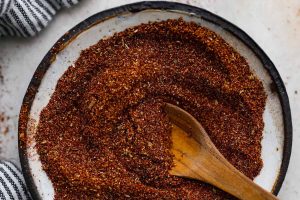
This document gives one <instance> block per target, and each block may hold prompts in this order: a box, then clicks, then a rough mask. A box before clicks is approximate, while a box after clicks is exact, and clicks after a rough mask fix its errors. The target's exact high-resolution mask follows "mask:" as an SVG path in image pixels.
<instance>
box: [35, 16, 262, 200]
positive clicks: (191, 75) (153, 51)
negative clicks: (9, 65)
mask: <svg viewBox="0 0 300 200" xmlns="http://www.w3.org/2000/svg"><path fill="white" fill-rule="evenodd" d="M265 101H266V94H265V92H264V89H263V85H262V83H261V82H260V81H259V80H258V79H257V78H256V76H255V75H253V74H252V72H251V71H250V69H249V66H248V64H247V62H246V60H245V58H243V57H242V56H241V55H239V54H238V53H237V52H236V51H235V50H234V49H233V48H232V47H231V46H229V45H228V44H227V43H226V42H225V41H224V40H223V39H222V38H221V37H220V36H218V35H217V34H216V33H214V32H212V31H210V30H208V29H207V28H204V27H201V26H199V25H197V24H195V23H190V22H189V23H187V22H185V21H183V20H182V19H178V20H167V21H163V22H154V23H148V24H142V25H139V26H136V27H133V28H130V29H126V30H125V31H123V32H120V33H116V34H115V35H113V36H112V37H110V38H108V39H104V40H100V41H99V42H98V43H97V44H95V45H93V46H91V47H89V48H88V49H86V50H84V51H82V53H81V55H80V57H79V58H78V60H77V61H76V63H75V64H74V66H71V67H69V69H68V70H67V71H66V72H65V74H64V75H63V76H62V77H61V79H60V80H59V82H58V84H57V87H56V90H55V92H54V94H53V96H52V97H51V100H50V102H49V104H48V105H47V106H46V107H45V108H44V109H43V111H42V113H41V117H40V122H39V126H38V132H37V136H36V140H37V148H38V153H39V155H40V158H41V161H42V164H43V168H44V170H45V171H46V173H47V174H48V176H49V177H50V179H51V181H52V183H53V185H54V188H55V199H205V200H210V199H211V200H212V199H214V200H215V199H233V197H231V196H230V195H228V194H226V193H224V192H222V191H220V190H218V189H217V188H214V187H212V186H210V185H207V184H205V183H202V182H199V181H194V180H188V179H184V178H179V177H175V176H171V175H169V173H168V170H169V169H170V168H171V167H172V165H173V163H172V158H173V157H172V155H171V153H170V148H171V145H172V143H171V139H170V131H171V124H170V121H169V120H168V118H167V116H166V114H165V113H164V112H163V110H162V107H163V105H164V103H165V102H170V103H173V104H177V105H179V106H180V107H182V108H183V109H185V110H186V111H188V112H189V113H191V114H192V115H193V116H195V117H196V118H197V119H198V120H199V121H200V122H201V123H202V125H203V126H204V128H205V129H206V130H207V132H208V134H209V135H210V137H211V139H212V141H213V142H214V143H215V145H216V146H217V148H218V149H219V150H220V152H221V153H222V154H223V155H224V156H225V157H226V158H227V159H228V160H229V161H230V162H231V163H232V164H233V165H234V166H235V167H236V168H238V169H239V170H240V171H241V172H243V173H244V174H245V175H247V176H248V177H250V178H254V177H255V176H256V175H258V173H259V172H260V170H261V168H262V160H261V158H260V154H261V138H262V131H263V118H262V115H263V111H264V106H265Z"/></svg>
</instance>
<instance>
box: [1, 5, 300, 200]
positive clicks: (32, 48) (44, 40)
mask: <svg viewBox="0 0 300 200" xmlns="http://www.w3.org/2000/svg"><path fill="white" fill-rule="evenodd" d="M132 2H135V1H134V0H127V1H126V0H118V1H113V0H112V1H101V0H86V1H82V2H81V3H80V5H78V6H76V7H74V8H73V9H70V10H64V11H62V12H60V13H59V14H58V15H57V17H56V18H55V20H54V21H53V22H52V23H51V24H50V26H49V27H48V28H47V29H46V30H44V31H43V32H42V33H41V34H39V35H38V36H37V37H35V38H30V39H16V38H5V39H3V38H2V39H0V65H1V66H2V68H3V69H2V73H3V75H4V82H3V83H1V82H0V112H2V111H4V112H5V113H6V115H7V116H9V117H10V119H9V120H6V121H5V122H3V123H1V122H0V123H1V124H0V142H1V143H0V147H1V154H0V157H4V158H6V159H14V160H15V161H16V162H18V153H17V120H18V112H19V109H20V106H21V102H22V99H23V96H24V94H25V91H26V88H27V86H28V84H29V81H30V79H31V76H32V74H33V72H34V70H35V69H36V67H37V65H38V64H39V62H40V61H41V59H42V58H43V56H44V55H45V54H46V52H47V51H48V50H49V49H50V47H51V46H52V45H53V44H54V42H55V41H56V40H57V39H58V38H59V37H60V36H61V35H62V34H63V33H65V32H66V31H67V30H69V29H70V28H72V27H73V26H74V25H76V24H77V23H79V22H80V21H82V20H83V19H85V18H87V17H89V16H90V15H92V14H94V13H97V12H99V11H102V10H105V9H107V8H111V7H115V6H118V5H122V4H126V3H132ZM177 2H183V3H188V4H192V5H195V6H198V7H202V8H205V9H207V10H209V11H211V12H213V13H216V14H218V15H220V16H222V17H224V18H225V19H227V20H229V21H231V22H233V23H234V24H236V25H238V26H239V27H240V28H242V29H243V30H244V31H246V32H247V33H248V34H249V35H250V36H251V37H252V38H253V39H254V40H255V41H256V42H257V43H258V44H259V45H260V46H261V47H262V48H263V49H264V50H265V52H266V53H267V54H268V55H269V57H270V58H271V60H272V61H273V62H274V64H275V65H276V67H277V69H278V71H279V72H280V74H281V77H282V78H283V80H284V82H285V84H286V87H287V91H288V94H289V97H290V103H291V110H292V117H293V119H294V120H293V125H294V140H293V145H294V148H293V152H292V157H291V162H290V167H289V170H288V174H287V177H286V180H285V182H284V184H283V187H282V189H281V191H280V193H279V198H280V199H283V200H297V199H300V194H299V192H300V189H298V188H299V186H298V183H300V172H299V170H298V169H299V168H300V160H299V155H300V149H297V147H298V146H300V136H299V134H298V133H299V131H300V123H299V122H298V123H297V121H296V120H295V119H299V118H300V104H299V103H298V104H297V102H299V101H300V94H297V92H300V79H299V78H298V77H299V76H300V1H299V0H285V1H282V0H252V1H250V0H178V1H177ZM297 78H298V79H297ZM296 91H297V92H296ZM5 127H9V132H8V133H7V134H5V135H4V134H1V131H3V128H5Z"/></svg>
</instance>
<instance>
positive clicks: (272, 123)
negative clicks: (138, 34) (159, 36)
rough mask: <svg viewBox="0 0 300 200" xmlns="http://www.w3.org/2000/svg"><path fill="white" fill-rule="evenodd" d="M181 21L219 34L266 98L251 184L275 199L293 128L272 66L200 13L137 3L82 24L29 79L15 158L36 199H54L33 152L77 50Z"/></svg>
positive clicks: (243, 38)
mask: <svg viewBox="0 0 300 200" xmlns="http://www.w3.org/2000/svg"><path fill="white" fill-rule="evenodd" d="M179 17H182V18H183V19H184V20H185V21H194V22H196V23H198V24H200V25H201V26H204V27H207V28H208V29H210V30H212V31H214V32H216V33H217V34H219V35H220V36H221V37H222V38H223V39H224V40H225V41H226V42H227V43H229V44H230V45H231V46H233V47H234V48H235V49H236V50H237V51H238V52H239V53H240V54H241V55H242V56H244V57H245V58H246V60H247V61H248V63H249V66H250V69H251V71H252V72H253V73H254V74H256V76H257V77H258V78H259V79H260V81H261V82H262V83H263V86H264V89H265V91H266V94H267V102H266V108H265V111H264V114H263V119H264V123H265V127H264V131H263V140H262V160H263V163H264V166H263V168H262V170H261V172H260V174H259V175H258V176H257V177H256V178H255V179H254V182H256V183H257V184H259V185H260V186H262V187H263V188H265V189H266V190H268V191H271V192H273V193H274V194H277V193H278V192H279V190H280V187H281V185H282V182H283V180H284V177H285V175H286V171H287V168H288V164H289V159H290V154H291V145H292V122H291V112H290V106H289V100H288V96H287V92H286V90H285V87H284V84H283V82H282V80H281V78H280V75H279V73H278V71H277V70H276V68H275V66H274V64H273V63H272V61H271V60H270V59H269V58H268V56H267V55H266V54H265V53H264V52H263V50H262V49H261V48H260V47H259V46H258V45H257V44H256V43H255V42H254V41H253V40H252V39H251V38H250V37H249V36H248V35H247V34H246V33H245V32H244V31H242V30H241V29H239V28H238V27H236V26H235V25H233V24H232V23H230V22H228V21H226V20H225V19H223V18H221V17H219V16H217V15H215V14H213V13H210V12H209V11H206V10H204V9H201V8H197V7H193V6H189V5H185V4H180V3H174V2H140V3H134V4H129V5H124V6H121V7H117V8H113V9H110V10H106V11H103V12H100V13H97V14H95V15H93V16H91V17H89V18H88V19H85V20H84V21H82V22H81V23H79V24H78V25H77V26H75V27H74V28H72V29H71V30H70V31H68V32H67V33H66V34H65V35H63V36H62V37H61V38H60V39H59V40H58V41H57V42H56V43H55V44H54V45H53V47H52V48H51V50H50V51H49V52H48V53H47V54H46V56H45V57H44V59H43V60H42V62H41V63H40V65H39V66H38V67H37V70H36V71H35V73H34V76H33V77H32V80H31V82H30V84H29V87H28V90H27V92H26V95H25V97H24V100H23V104H22V108H21V112H20V118H19V153H20V160H21V165H22V170H23V173H24V177H25V180H26V183H27V185H28V188H29V191H30V193H31V194H32V197H33V198H34V199H53V198H54V188H53V186H52V183H51V181H50V179H49V178H48V176H47V174H46V173H45V171H44V170H43V169H42V164H41V161H40V160H39V155H38V153H37V150H36V148H35V133H36V129H37V125H38V122H39V115H40V112H41V111H42V109H43V108H44V107H45V106H46V105H47V103H48V101H49V99H50V98H51V95H52V93H53V92H54V90H55V86H56V84H57V81H58V79H59V78H60V77H61V76H62V74H63V73H64V72H65V71H66V70H67V68H68V67H69V66H70V65H71V64H72V63H74V62H75V61H76V59H77V58H78V57H79V54H80V52H81V50H83V49H86V48H88V47H89V46H91V45H93V44H95V43H97V42H98V41H99V40H100V39H102V38H106V37H109V36H112V35H113V34H114V33H116V32H120V31H123V30H124V29H126V28H128V27H132V26H136V25H139V24H141V23H147V22H149V21H162V20H167V19H177V18H179Z"/></svg>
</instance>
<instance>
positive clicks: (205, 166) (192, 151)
mask: <svg viewBox="0 0 300 200" xmlns="http://www.w3.org/2000/svg"><path fill="white" fill-rule="evenodd" d="M165 111H166V113H167V115H168V117H169V118H170V120H171V122H172V123H173V124H175V126H173V130H172V141H173V147H172V153H173V154H174V155H175V157H174V167H173V168H172V169H171V171H170V174H172V175H175V176H180V177H186V178H191V179H197V180H200V181H203V182H206V183H209V184H211V185H214V186H216V187H218V188H220V189H222V190H224V191H226V192H228V193H229V194H231V195H233V196H235V197H237V198H239V199H242V200H271V199H273V200H274V199H277V198H276V197H275V196H274V195H273V194H271V193H269V192H267V191H266V190H264V189H263V188H261V187H260V186H258V185H256V184H255V183H253V182H252V181H251V180H250V179H249V178H248V177H246V176H245V175H244V174H242V173H241V172H239V171H238V170H237V169H236V168H235V167H234V166H232V165H231V164H230V163H229V162H228V161H227V160H226V159H225V158H224V156H223V155H222V154H221V153H220V152H219V151H218V149H217V148H216V147H215V145H214V144H213V143H212V141H211V140H210V138H209V136H208V135H207V133H206V131H205V130H204V128H203V127H202V125H201V124H200V123H199V122H198V121H197V120H196V119H195V118H194V117H193V116H192V115H190V114H189V113H187V112H186V111H184V110H182V109H181V108H179V107H177V106H175V105H172V104H168V103H167V104H166V106H165ZM183 130H184V131H183Z"/></svg>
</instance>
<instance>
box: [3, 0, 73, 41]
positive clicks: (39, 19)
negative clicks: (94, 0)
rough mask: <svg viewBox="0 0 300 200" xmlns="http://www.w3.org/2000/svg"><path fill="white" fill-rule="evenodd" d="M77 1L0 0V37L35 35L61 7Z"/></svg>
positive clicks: (69, 5)
mask: <svg viewBox="0 0 300 200" xmlns="http://www.w3.org/2000/svg"><path fill="white" fill-rule="evenodd" d="M78 1H79V0H0V37H1V36H8V35H10V36H23V37H29V36H34V35H36V34H37V33H38V32H39V31H41V30H42V29H43V28H45V27H46V26H47V24H48V23H49V22H50V21H51V19H52V17H53V16H54V15H55V14H56V12H57V11H58V10H59V9H61V8H62V7H71V6H72V5H74V4H76V3H78Z"/></svg>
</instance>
